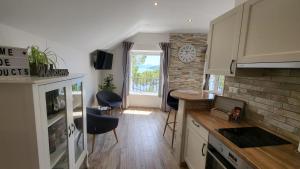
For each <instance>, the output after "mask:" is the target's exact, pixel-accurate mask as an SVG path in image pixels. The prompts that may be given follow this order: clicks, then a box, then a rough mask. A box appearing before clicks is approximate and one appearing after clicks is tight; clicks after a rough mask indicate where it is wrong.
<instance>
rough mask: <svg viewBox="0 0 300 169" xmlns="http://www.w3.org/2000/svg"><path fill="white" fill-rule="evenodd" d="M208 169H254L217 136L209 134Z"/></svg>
mask: <svg viewBox="0 0 300 169" xmlns="http://www.w3.org/2000/svg"><path fill="white" fill-rule="evenodd" d="M206 169H252V168H251V167H250V166H249V165H248V163H246V162H245V161H244V160H243V159H241V158H240V157H239V156H237V155H236V154H235V153H234V152H233V151H231V150H230V149H229V148H228V147H227V146H225V145H224V144H223V143H222V142H221V141H220V140H218V139H217V138H216V137H215V136H213V135H211V134H210V135H209V138H208V149H207V158H206Z"/></svg>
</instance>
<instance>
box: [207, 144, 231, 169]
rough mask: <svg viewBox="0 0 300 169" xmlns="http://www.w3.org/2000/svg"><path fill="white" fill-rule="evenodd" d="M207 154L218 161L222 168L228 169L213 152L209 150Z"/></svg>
mask: <svg viewBox="0 0 300 169" xmlns="http://www.w3.org/2000/svg"><path fill="white" fill-rule="evenodd" d="M207 152H208V153H209V154H210V155H211V156H212V157H213V158H214V160H216V161H217V163H218V164H220V166H221V167H222V168H223V169H227V168H226V166H224V164H223V163H222V162H221V161H220V160H219V159H218V158H217V157H216V156H215V155H214V153H213V152H211V151H210V150H209V149H207Z"/></svg>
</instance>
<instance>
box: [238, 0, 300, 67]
mask: <svg viewBox="0 0 300 169" xmlns="http://www.w3.org/2000/svg"><path fill="white" fill-rule="evenodd" d="M299 21H300V1H299V0H249V1H247V2H246V3H245V4H244V12H243V21H242V28H241V37H240V45H239V54H238V63H257V62H260V63H263V62H291V61H300V33H299V30H300V22H299Z"/></svg>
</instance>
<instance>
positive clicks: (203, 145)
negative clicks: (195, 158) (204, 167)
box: [201, 143, 206, 157]
mask: <svg viewBox="0 0 300 169" xmlns="http://www.w3.org/2000/svg"><path fill="white" fill-rule="evenodd" d="M205 146H206V144H205V143H203V144H202V150H201V151H202V156H203V157H204V156H205V154H204V152H203V150H204V147H205Z"/></svg>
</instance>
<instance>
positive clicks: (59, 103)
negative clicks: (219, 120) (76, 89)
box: [45, 87, 71, 169]
mask: <svg viewBox="0 0 300 169" xmlns="http://www.w3.org/2000/svg"><path fill="white" fill-rule="evenodd" d="M45 97H46V105H45V106H46V110H47V121H48V141H49V153H50V168H51V169H68V168H69V149H68V134H70V133H71V132H70V131H69V130H70V129H68V122H67V108H66V105H67V104H66V88H65V87H62V88H59V89H55V90H50V91H47V92H45Z"/></svg>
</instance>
